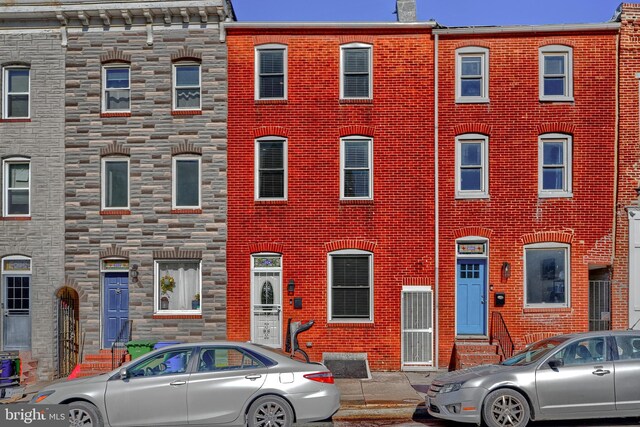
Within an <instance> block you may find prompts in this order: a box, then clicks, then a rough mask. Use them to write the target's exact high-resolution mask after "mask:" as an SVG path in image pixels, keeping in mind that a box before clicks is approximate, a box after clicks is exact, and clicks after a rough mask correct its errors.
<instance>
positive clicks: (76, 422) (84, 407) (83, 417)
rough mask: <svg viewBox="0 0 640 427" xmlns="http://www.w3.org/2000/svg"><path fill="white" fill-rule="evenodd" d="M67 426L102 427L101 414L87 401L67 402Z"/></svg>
mask: <svg viewBox="0 0 640 427" xmlns="http://www.w3.org/2000/svg"><path fill="white" fill-rule="evenodd" d="M69 426H71V427H80V426H82V427H102V426H103V424H102V416H101V415H100V411H99V410H98V408H96V407H95V406H93V405H92V404H90V403H87V402H71V403H70V404H69Z"/></svg>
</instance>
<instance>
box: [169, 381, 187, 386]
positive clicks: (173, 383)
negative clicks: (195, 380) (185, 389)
mask: <svg viewBox="0 0 640 427" xmlns="http://www.w3.org/2000/svg"><path fill="white" fill-rule="evenodd" d="M186 383H187V382H186V381H174V382H172V383H169V385H185V384H186Z"/></svg>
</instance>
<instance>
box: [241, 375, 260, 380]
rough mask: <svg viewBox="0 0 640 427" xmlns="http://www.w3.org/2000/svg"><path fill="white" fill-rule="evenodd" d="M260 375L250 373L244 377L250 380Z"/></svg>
mask: <svg viewBox="0 0 640 427" xmlns="http://www.w3.org/2000/svg"><path fill="white" fill-rule="evenodd" d="M260 377H262V375H260V374H250V375H246V376H245V378H246V379H248V380H251V381H255V380H257V379H258V378H260Z"/></svg>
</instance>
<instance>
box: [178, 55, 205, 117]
mask: <svg viewBox="0 0 640 427" xmlns="http://www.w3.org/2000/svg"><path fill="white" fill-rule="evenodd" d="M175 96H176V108H182V109H189V108H191V109H196V110H197V109H200V66H199V65H181V66H177V67H176V94H175Z"/></svg>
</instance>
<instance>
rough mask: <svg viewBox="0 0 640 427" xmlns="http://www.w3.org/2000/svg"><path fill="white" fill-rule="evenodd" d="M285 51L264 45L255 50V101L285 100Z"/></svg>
mask: <svg viewBox="0 0 640 427" xmlns="http://www.w3.org/2000/svg"><path fill="white" fill-rule="evenodd" d="M286 58H287V49H286V46H281V45H265V46H260V47H259V48H258V49H256V99H286V97H287V90H286V89H287V60H286Z"/></svg>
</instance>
